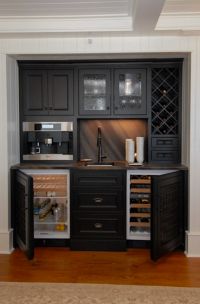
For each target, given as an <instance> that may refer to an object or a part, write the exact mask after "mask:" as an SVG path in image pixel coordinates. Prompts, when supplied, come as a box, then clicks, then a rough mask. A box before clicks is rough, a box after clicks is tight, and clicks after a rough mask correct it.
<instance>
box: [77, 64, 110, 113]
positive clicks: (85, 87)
mask: <svg viewBox="0 0 200 304" xmlns="http://www.w3.org/2000/svg"><path fill="white" fill-rule="evenodd" d="M110 91H111V90H110V71H109V70H105V69H98V70H97V69H87V70H86V69H82V70H80V71H79V114H80V115H93V114H96V115H107V114H110Z"/></svg>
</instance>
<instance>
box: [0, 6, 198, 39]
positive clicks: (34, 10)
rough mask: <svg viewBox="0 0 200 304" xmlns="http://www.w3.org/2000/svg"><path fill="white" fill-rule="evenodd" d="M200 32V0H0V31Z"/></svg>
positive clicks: (78, 32) (21, 32)
mask: <svg viewBox="0 0 200 304" xmlns="http://www.w3.org/2000/svg"><path fill="white" fill-rule="evenodd" d="M102 32H103V33H104V34H110V33H112V34H114V33H115V34H116V35H117V34H122V33H123V34H124V35H132V36H138V35H142V36H145V35H176V34H179V35H180V34H183V35H199V34H200V0H0V34H1V35H2V34H3V35H9V34H33V33H49V34H58V33H63V34H65V35H70V34H71V35H72V34H74V33H76V35H77V34H88V33H93V34H95V33H96V34H102Z"/></svg>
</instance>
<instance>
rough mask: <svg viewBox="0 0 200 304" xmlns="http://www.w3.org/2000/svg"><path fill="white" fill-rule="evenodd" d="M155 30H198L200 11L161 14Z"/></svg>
mask: <svg viewBox="0 0 200 304" xmlns="http://www.w3.org/2000/svg"><path fill="white" fill-rule="evenodd" d="M155 30H160V31H163V30H184V31H186V30H200V13H190V14H181V15H180V14H161V16H160V18H159V19H158V23H157V25H156V28H155Z"/></svg>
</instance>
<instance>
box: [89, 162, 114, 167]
mask: <svg viewBox="0 0 200 304" xmlns="http://www.w3.org/2000/svg"><path fill="white" fill-rule="evenodd" d="M114 165H115V163H114V162H105V163H87V164H85V166H86V167H112V166H114Z"/></svg>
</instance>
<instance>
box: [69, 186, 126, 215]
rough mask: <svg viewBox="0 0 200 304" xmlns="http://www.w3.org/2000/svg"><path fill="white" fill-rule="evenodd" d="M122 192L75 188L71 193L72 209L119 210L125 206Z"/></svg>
mask: <svg viewBox="0 0 200 304" xmlns="http://www.w3.org/2000/svg"><path fill="white" fill-rule="evenodd" d="M123 195H124V192H122V191H121V190H113V191H109V192H105V191H104V192H102V191H99V190H96V191H93V190H92V191H90V192H89V191H84V190H80V189H77V191H73V193H72V202H73V203H72V205H71V208H72V210H77V211H81V210H82V211H84V210H85V211H86V210H88V211H91V210H93V211H94V210H121V209H122V208H123V207H124V208H125V206H126V201H125V197H123Z"/></svg>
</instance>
